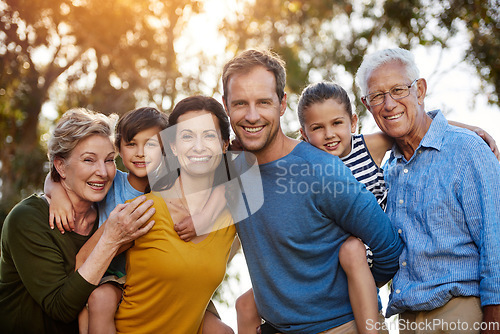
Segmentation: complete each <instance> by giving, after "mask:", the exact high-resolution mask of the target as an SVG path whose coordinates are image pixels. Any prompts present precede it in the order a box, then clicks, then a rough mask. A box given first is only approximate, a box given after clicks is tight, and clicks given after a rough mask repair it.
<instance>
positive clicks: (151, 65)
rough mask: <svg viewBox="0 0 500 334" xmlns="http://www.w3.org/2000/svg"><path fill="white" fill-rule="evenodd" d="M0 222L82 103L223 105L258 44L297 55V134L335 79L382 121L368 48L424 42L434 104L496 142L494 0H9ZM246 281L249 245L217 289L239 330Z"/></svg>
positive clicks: (2, 43) (4, 19)
mask: <svg viewBox="0 0 500 334" xmlns="http://www.w3.org/2000/svg"><path fill="white" fill-rule="evenodd" d="M0 27H1V30H0V71H1V74H0V225H1V224H2V223H3V220H4V218H5V216H6V215H7V213H8V212H9V210H10V209H11V208H12V206H13V205H14V204H16V203H17V202H18V201H20V200H21V199H22V198H24V197H26V196H28V195H29V194H31V193H33V192H36V191H41V189H42V184H43V179H44V177H45V175H46V174H47V164H46V161H47V159H46V155H45V154H46V142H47V140H48V137H49V134H48V133H49V131H50V129H51V126H53V124H54V123H55V121H56V120H57V119H58V117H60V115H61V114H62V113H63V112H64V111H66V110H67V109H69V108H72V107H87V108H90V109H93V110H96V111H100V112H103V113H106V114H109V113H117V114H123V113H125V112H126V111H128V110H131V109H134V108H136V107H142V106H148V105H149V106H153V107H156V108H158V109H160V110H163V111H165V112H167V113H168V112H170V111H171V110H172V108H173V106H174V105H175V103H176V102H177V101H179V100H180V99H182V98H184V97H186V96H190V95H194V94H204V95H209V96H213V97H215V98H216V99H218V100H219V101H220V102H222V99H221V93H222V84H221V80H220V76H221V73H222V67H223V65H224V63H225V62H226V61H227V60H229V59H230V58H232V57H233V56H234V55H235V54H237V53H239V52H241V51H243V50H245V49H247V48H251V47H255V48H269V49H272V50H273V51H275V52H277V53H278V54H279V55H281V56H282V57H283V59H284V60H285V61H286V63H287V76H288V78H287V87H286V92H287V94H288V97H289V100H288V103H289V110H288V111H287V112H286V113H285V116H284V117H283V127H284V129H285V131H286V132H287V133H292V132H294V131H296V130H298V122H297V120H296V115H295V110H296V103H297V99H298V95H299V94H300V92H301V90H302V89H303V88H304V87H305V86H306V85H307V84H308V83H311V82H316V81H320V80H333V81H336V82H338V83H340V84H341V85H342V86H344V87H345V88H346V90H347V91H348V92H349V93H350V96H351V99H352V101H353V105H354V107H355V110H356V112H357V113H358V115H359V116H360V119H361V123H360V129H359V130H360V132H362V133H369V132H373V131H376V130H377V128H376V125H375V124H374V122H373V119H372V118H371V116H370V115H366V111H365V109H364V107H363V105H362V104H361V102H360V99H359V98H360V95H359V91H358V88H357V86H356V85H355V83H354V81H353V76H354V74H355V72H356V70H357V68H358V66H359V65H360V63H361V61H362V58H363V56H364V55H365V54H367V53H370V52H373V51H375V50H378V49H381V48H386V47H396V46H399V47H404V48H407V49H410V50H412V51H413V52H414V54H415V56H416V59H417V63H418V65H419V67H420V69H421V76H422V77H424V78H426V79H427V80H428V99H427V100H426V107H427V109H428V110H431V109H435V108H441V109H442V110H443V111H444V113H445V115H447V117H448V118H449V119H453V120H457V121H461V122H466V123H469V124H473V125H479V126H481V127H482V128H483V129H485V130H487V131H488V132H489V133H490V134H492V135H493V137H494V138H495V139H497V140H499V139H500V132H499V131H500V130H499V127H498V125H499V124H500V103H499V94H500V57H499V55H500V3H499V1H498V0H483V1H478V0H434V1H432V0H386V1H384V0H376V1H368V0H354V1H326V0H307V1H306V0H289V1H277V0H204V1H203V0H199V1H182V0H168V1H159V0H133V1H132V0H107V1H101V0H45V1H36V0H35V1H33V0H29V1H28V0H0ZM249 287H250V281H249V278H248V273H247V272H246V268H245V264H244V259H243V256H242V254H241V253H240V254H238V255H237V256H236V257H235V259H234V260H233V261H232V263H231V264H230V265H229V268H228V275H227V278H226V280H225V282H224V283H223V285H222V286H221V288H220V290H219V291H218V293H217V297H216V299H217V305H218V307H219V309H220V310H221V313H222V316H223V320H225V321H226V322H227V323H229V324H230V325H231V326H233V327H235V322H236V317H235V315H234V309H233V306H234V299H235V298H236V296H238V295H239V294H240V293H241V292H242V291H244V290H246V289H248V288H249Z"/></svg>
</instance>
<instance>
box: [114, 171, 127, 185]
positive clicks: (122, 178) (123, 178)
mask: <svg viewBox="0 0 500 334" xmlns="http://www.w3.org/2000/svg"><path fill="white" fill-rule="evenodd" d="M127 176H128V173H125V172H123V171H121V170H119V169H117V170H116V175H115V179H114V180H113V183H114V184H125V183H126V182H127Z"/></svg>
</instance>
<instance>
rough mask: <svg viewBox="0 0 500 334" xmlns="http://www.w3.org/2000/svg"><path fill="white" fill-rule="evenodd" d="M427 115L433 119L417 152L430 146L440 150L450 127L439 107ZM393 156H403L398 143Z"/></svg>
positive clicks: (393, 147) (392, 152)
mask: <svg viewBox="0 0 500 334" xmlns="http://www.w3.org/2000/svg"><path fill="white" fill-rule="evenodd" d="M427 115H428V116H429V117H430V118H431V119H432V123H431V126H430V127H429V129H428V130H427V132H426V133H425V135H424V138H422V141H421V142H420V144H419V145H418V147H417V149H416V150H415V152H417V151H418V150H419V148H420V147H428V148H433V149H436V150H438V151H440V150H441V146H442V145H443V140H444V135H445V132H446V128H447V127H448V121H447V120H446V118H445V117H444V115H443V113H442V112H441V110H439V109H437V110H433V111H429V112H427ZM391 158H395V159H399V158H403V153H401V151H400V150H399V148H398V147H397V145H396V144H394V145H393V146H392V150H391ZM410 160H411V159H410Z"/></svg>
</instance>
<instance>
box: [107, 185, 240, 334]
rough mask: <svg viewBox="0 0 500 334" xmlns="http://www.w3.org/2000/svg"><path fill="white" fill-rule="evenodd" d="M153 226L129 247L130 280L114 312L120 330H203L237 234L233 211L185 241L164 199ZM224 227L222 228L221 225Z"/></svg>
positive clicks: (158, 199) (157, 204) (159, 202)
mask: <svg viewBox="0 0 500 334" xmlns="http://www.w3.org/2000/svg"><path fill="white" fill-rule="evenodd" d="M147 197H148V199H153V200H154V207H155V208H156V213H155V214H154V215H153V217H152V218H151V219H153V220H154V221H155V225H154V227H153V228H152V229H151V231H149V232H148V233H147V234H146V235H144V236H143V237H141V238H139V239H137V240H136V241H135V244H134V246H133V247H132V248H130V249H129V250H128V251H127V281H126V283H125V290H124V295H123V301H122V303H121V304H120V307H119V309H118V311H117V313H116V316H115V322H116V330H117V332H118V333H186V334H187V333H189V334H192V333H201V329H202V322H203V316H204V313H205V309H206V307H207V305H208V302H209V300H210V298H211V297H212V295H213V293H214V292H215V290H216V289H217V287H218V286H219V284H220V283H221V282H222V280H223V278H224V275H225V272H226V264H227V259H228V256H229V251H230V248H231V244H232V242H233V240H234V237H235V235H236V229H235V227H234V225H233V224H232V223H233V220H232V218H231V215H230V213H229V211H227V210H226V211H224V212H223V213H222V214H221V215H220V216H219V217H218V218H217V220H216V222H215V227H218V228H214V231H213V232H211V233H210V234H209V235H208V236H207V237H206V238H205V239H204V240H202V241H200V242H199V243H193V242H184V241H182V240H181V239H180V238H179V236H178V235H177V233H176V232H175V230H174V225H173V224H174V223H173V221H172V217H171V215H170V213H169V210H168V208H167V205H166V204H165V201H164V200H163V198H161V197H159V196H158V194H157V193H156V194H148V195H147ZM221 227H222V228H221Z"/></svg>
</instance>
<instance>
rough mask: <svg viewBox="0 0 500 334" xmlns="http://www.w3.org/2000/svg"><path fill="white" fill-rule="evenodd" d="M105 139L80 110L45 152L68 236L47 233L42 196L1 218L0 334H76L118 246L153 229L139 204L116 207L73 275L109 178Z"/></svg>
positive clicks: (107, 123) (95, 121)
mask: <svg viewBox="0 0 500 334" xmlns="http://www.w3.org/2000/svg"><path fill="white" fill-rule="evenodd" d="M111 135H112V130H111V120H110V118H108V117H107V116H105V115H103V114H100V113H95V112H91V111H88V110H86V109H73V110H69V111H67V112H66V113H65V114H64V115H63V117H62V118H61V120H60V121H59V122H58V124H57V126H56V129H55V130H54V134H53V135H52V137H51V139H50V141H49V145H48V157H49V162H50V176H51V178H52V180H53V181H56V182H60V183H61V185H62V186H63V187H64V188H65V189H66V192H67V193H68V196H69V198H70V200H71V202H72V205H73V208H74V209H75V213H76V215H75V229H74V231H72V232H67V233H65V234H61V233H60V232H59V231H58V230H57V229H56V230H53V229H51V228H50V227H49V224H48V221H49V204H50V199H49V198H48V197H47V196H45V195H36V194H33V195H31V196H30V197H28V198H26V199H24V200H23V201H21V202H20V203H18V204H17V205H16V206H15V207H14V208H13V209H12V211H11V212H10V213H9V215H8V216H7V218H6V219H5V222H4V225H3V229H2V235H1V258H0V332H1V333H78V321H77V318H78V314H79V312H80V311H81V310H82V309H83V308H84V307H85V304H86V302H87V298H88V297H89V295H90V293H91V292H92V291H93V290H94V288H96V287H97V284H98V283H99V280H100V279H101V277H102V275H103V274H104V272H105V271H106V268H107V267H108V265H109V263H110V261H111V259H112V258H113V257H114V256H115V255H116V254H117V252H118V251H119V248H120V246H122V245H124V244H127V243H129V242H131V241H133V240H135V239H136V238H138V237H139V236H142V235H144V234H145V233H147V232H148V231H149V230H150V229H151V227H152V226H153V224H154V222H150V223H149V224H147V225H145V226H143V225H144V224H145V223H146V222H147V221H148V220H149V218H150V217H151V216H152V214H153V213H154V209H150V210H148V209H149V207H150V206H151V205H152V201H146V202H144V200H145V198H144V196H141V197H138V198H137V199H135V200H134V201H133V202H131V203H130V204H126V205H120V206H118V207H117V208H116V209H115V210H113V212H112V213H111V215H110V217H109V219H108V221H107V224H106V227H105V230H104V232H103V236H102V237H101V238H100V240H99V242H98V244H97V246H96V247H95V248H94V250H93V251H92V253H91V254H90V256H89V257H88V258H87V259H86V261H85V262H84V263H83V264H82V265H81V266H80V267H79V268H75V259H76V255H77V253H78V251H79V249H80V248H81V247H82V246H83V245H84V244H85V242H86V241H87V240H88V239H89V238H90V236H91V235H92V234H93V233H94V232H95V231H96V229H97V227H98V226H97V225H98V223H97V222H98V212H97V208H96V206H95V205H94V203H96V202H99V201H101V200H102V199H103V198H104V196H105V195H106V193H107V192H108V190H109V188H110V186H111V184H112V182H113V178H114V176H115V173H116V167H115V163H114V157H115V149H114V147H113V144H112V140H111V138H110V137H111ZM75 269H77V270H75Z"/></svg>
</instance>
